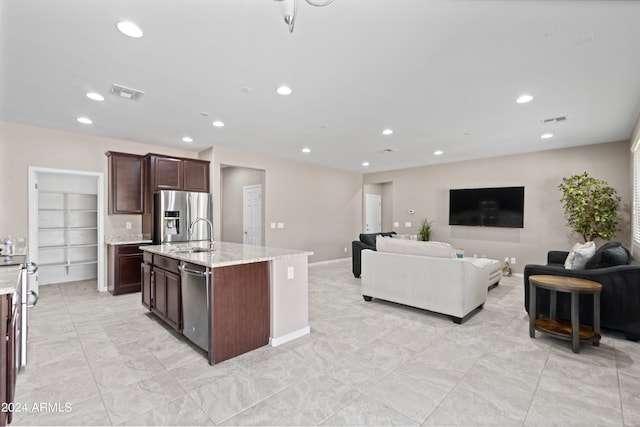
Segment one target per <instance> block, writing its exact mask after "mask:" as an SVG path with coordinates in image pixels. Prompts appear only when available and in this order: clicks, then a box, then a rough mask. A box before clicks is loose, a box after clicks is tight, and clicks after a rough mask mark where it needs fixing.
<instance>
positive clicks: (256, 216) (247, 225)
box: [242, 185, 262, 246]
mask: <svg viewBox="0 0 640 427" xmlns="http://www.w3.org/2000/svg"><path fill="white" fill-rule="evenodd" d="M242 206H243V208H242V230H243V233H244V239H243V241H244V243H245V244H246V245H255V246H261V245H262V185H246V186H244V187H242Z"/></svg>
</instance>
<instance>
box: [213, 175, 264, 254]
mask: <svg viewBox="0 0 640 427" xmlns="http://www.w3.org/2000/svg"><path fill="white" fill-rule="evenodd" d="M264 181H265V171H264V170H261V169H252V168H246V167H240V166H230V165H220V239H221V240H223V241H225V242H233V243H246V240H247V238H248V240H250V241H252V242H254V243H248V244H255V245H264V244H265V238H264V223H263V218H264V203H265V200H264V185H265V183H264ZM245 188H251V189H252V190H251V191H250V194H251V197H252V200H253V201H252V204H251V207H245V206H246V204H247V203H246V202H245ZM258 192H259V193H258ZM245 212H246V214H247V215H249V218H245ZM247 221H249V222H250V223H251V226H250V227H249V229H248V228H247V224H246V222H247ZM245 232H246V233H247V234H245Z"/></svg>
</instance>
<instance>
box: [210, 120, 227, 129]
mask: <svg viewBox="0 0 640 427" xmlns="http://www.w3.org/2000/svg"><path fill="white" fill-rule="evenodd" d="M211 124H212V125H214V126H215V127H217V128H221V127H223V126H224V123H223V122H221V121H220V120H216V121H215V122H213V123H211Z"/></svg>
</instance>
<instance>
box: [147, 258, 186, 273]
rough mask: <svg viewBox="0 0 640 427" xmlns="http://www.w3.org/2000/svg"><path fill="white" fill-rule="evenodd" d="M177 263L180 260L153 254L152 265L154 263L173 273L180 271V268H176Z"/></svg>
mask: <svg viewBox="0 0 640 427" xmlns="http://www.w3.org/2000/svg"><path fill="white" fill-rule="evenodd" d="M179 263H180V261H178V260H177V259H173V258H168V257H166V256H162V255H154V256H153V265H155V266H156V267H160V268H163V269H165V270H167V271H171V272H173V273H180V270H178V264H179Z"/></svg>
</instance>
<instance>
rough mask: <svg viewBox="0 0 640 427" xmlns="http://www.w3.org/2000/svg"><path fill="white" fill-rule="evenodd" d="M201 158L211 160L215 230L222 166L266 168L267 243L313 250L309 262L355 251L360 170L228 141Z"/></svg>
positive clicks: (202, 154)
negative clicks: (229, 144)
mask: <svg viewBox="0 0 640 427" xmlns="http://www.w3.org/2000/svg"><path fill="white" fill-rule="evenodd" d="M201 158H206V159H211V160H213V167H212V170H213V177H212V179H213V185H212V187H211V188H212V191H213V197H214V227H217V229H216V231H215V233H216V235H217V236H219V235H220V224H221V220H220V218H221V216H222V212H221V211H220V207H222V209H224V206H223V205H222V204H221V202H220V193H221V176H222V172H221V166H236V167H243V168H251V169H259V170H263V171H264V192H263V200H264V212H265V215H264V219H263V220H264V223H265V225H266V229H265V233H264V234H265V235H264V245H265V246H274V247H283V248H291V249H300V250H309V251H313V252H314V255H312V256H311V257H310V258H309V261H310V262H316V261H325V260H330V259H337V258H344V257H349V256H351V241H352V240H353V239H354V238H355V237H357V235H358V233H360V229H361V227H362V197H363V196H362V194H363V193H362V175H361V174H359V173H355V172H346V171H341V170H338V169H329V168H325V167H320V166H315V165H312V164H309V163H305V162H301V161H292V160H285V159H279V158H276V157H270V156H265V155H261V154H255V153H249V152H245V151H240V150H234V149H231V148H227V147H214V148H213V149H212V150H209V151H208V152H206V153H204V152H203V153H201ZM222 169H224V168H222ZM216 206H217V207H216ZM272 222H275V223H283V224H284V228H282V229H279V228H277V229H271V228H270V227H269V225H270V224H271V223H272ZM345 248H346V252H345Z"/></svg>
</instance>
